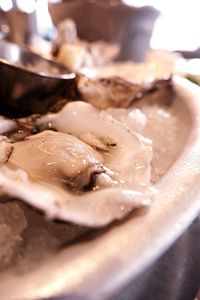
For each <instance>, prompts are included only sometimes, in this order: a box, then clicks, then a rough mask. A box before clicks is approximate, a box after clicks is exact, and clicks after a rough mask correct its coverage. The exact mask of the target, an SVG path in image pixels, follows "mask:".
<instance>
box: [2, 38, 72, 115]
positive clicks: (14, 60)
mask: <svg viewBox="0 0 200 300" xmlns="http://www.w3.org/2000/svg"><path fill="white" fill-rule="evenodd" d="M74 78H75V74H73V73H69V72H68V71H67V70H66V69H65V67H63V66H62V65H59V64H56V63H54V62H53V61H50V60H47V59H45V58H43V57H40V56H39V55H37V54H34V53H32V52H31V51H29V50H27V49H26V48H23V47H21V46H19V45H17V44H13V43H10V42H7V41H4V40H1V41H0V113H1V114H4V115H8V116H12V117H19V116H24V115H28V114H30V113H42V112H44V111H46V109H47V108H48V107H49V105H51V104H52V103H53V102H54V101H55V100H57V99H58V98H60V97H61V98H63V97H65V96H66V95H67V94H68V91H69V89H70V87H71V85H72V84H73V80H74Z"/></svg>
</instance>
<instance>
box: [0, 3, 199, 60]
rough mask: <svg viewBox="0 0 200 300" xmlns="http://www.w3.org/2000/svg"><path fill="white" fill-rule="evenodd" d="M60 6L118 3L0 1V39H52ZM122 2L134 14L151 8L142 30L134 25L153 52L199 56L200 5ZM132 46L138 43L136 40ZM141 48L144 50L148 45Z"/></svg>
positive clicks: (27, 41) (28, 41)
mask: <svg viewBox="0 0 200 300" xmlns="http://www.w3.org/2000/svg"><path fill="white" fill-rule="evenodd" d="M48 2H49V5H52V6H54V8H53V10H51V12H52V11H53V16H52V15H50V14H49V9H48ZM60 2H65V3H68V4H69V6H76V3H77V2H79V3H80V2H82V3H83V2H84V3H86V2H91V3H93V4H94V3H104V4H105V3H109V4H111V5H112V6H117V5H118V4H119V2H120V1H118V0H113V1H111V0H110V1H109V0H107V1H106V0H99V1H94V0H93V1H92V0H91V1H87V0H82V1H81V0H73V1H72V0H67V1H60V0H54V1H48V0H28V1H27V0H6V1H5V0H0V32H1V37H5V36H7V37H8V38H9V39H10V40H11V41H15V42H18V43H27V44H29V43H31V44H34V43H39V42H41V43H42V42H43V41H50V40H52V39H54V37H55V34H56V31H55V27H54V25H53V23H54V22H53V21H52V18H51V17H53V19H56V21H57V20H58V16H57V15H58V13H57V11H56V8H55V6H56V4H59V3H60ZM121 2H123V3H124V4H127V6H128V7H129V8H130V9H131V8H132V9H133V8H134V9H135V10H136V11H137V14H138V12H139V11H140V9H143V10H144V7H149V6H150V7H151V8H152V10H151V13H150V12H149V10H148V9H149V8H148V9H146V11H145V13H144V12H143V14H142V18H143V20H144V19H145V20H146V22H143V23H144V24H143V25H142V26H141V25H138V23H139V22H138V19H137V25H135V28H136V27H137V30H138V31H143V35H145V34H146V35H148V37H149V41H148V46H150V47H151V48H155V49H165V50H170V51H174V50H180V51H184V52H185V55H186V56H187V53H188V52H189V53H191V52H192V53H193V52H194V51H195V56H199V54H200V51H199V47H200V18H199V11H200V1H197V0H190V1H188V0H174V1H162V0H123V1H121ZM88 13H89V12H88ZM145 14H146V15H145ZM55 15H56V16H55ZM135 16H136V14H135ZM54 21H55V20H54ZM140 24H141V23H140ZM152 25H153V26H152ZM144 27H145V28H144ZM144 31H145V32H146V33H144ZM135 43H138V41H137V39H136V41H135ZM144 44H145V42H144ZM47 45H48V44H47V43H44V44H43V46H44V47H48V46H47ZM140 47H141V46H140ZM144 47H145V49H146V48H147V42H146V44H145V46H144ZM141 58H142V56H141V57H140V56H139V55H138V54H135V59H136V60H140V59H141Z"/></svg>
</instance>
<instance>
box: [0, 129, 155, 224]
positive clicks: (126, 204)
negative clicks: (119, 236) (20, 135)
mask: <svg viewBox="0 0 200 300" xmlns="http://www.w3.org/2000/svg"><path fill="white" fill-rule="evenodd" d="M80 126H81V125H80ZM3 143H4V146H2V147H4V149H6V151H1V155H3V158H1V161H2V163H1V167H0V187H1V190H2V191H3V192H4V193H6V194H8V195H10V196H14V197H17V198H19V199H21V200H23V201H25V202H27V203H28V204H30V205H32V206H34V207H36V208H38V209H40V210H42V211H44V212H45V214H46V215H47V216H48V217H49V218H58V219H61V220H65V221H71V222H74V223H78V224H81V225H86V226H92V227H97V226H103V225H106V224H108V223H110V222H111V221H113V220H115V219H120V218H122V217H124V216H125V215H126V214H127V213H129V212H130V211H131V210H132V209H134V208H137V207H140V206H143V205H149V204H150V202H151V200H150V193H148V192H147V193H143V192H141V191H136V190H133V189H131V188H130V187H128V186H127V187H126V188H125V187H121V186H117V185H116V181H115V179H114V178H112V172H111V171H109V170H108V168H107V167H106V165H104V163H105V162H104V158H103V156H102V155H101V153H99V152H97V151H96V150H94V149H93V148H92V147H91V146H90V145H88V144H86V143H85V142H83V141H81V140H80V139H78V138H77V137H75V136H72V135H69V134H66V133H60V132H54V131H50V130H49V131H43V132H41V133H38V134H35V135H32V136H29V137H26V138H25V139H24V140H23V141H18V142H12V143H11V142H9V141H8V140H4V141H2V142H1V145H3Z"/></svg>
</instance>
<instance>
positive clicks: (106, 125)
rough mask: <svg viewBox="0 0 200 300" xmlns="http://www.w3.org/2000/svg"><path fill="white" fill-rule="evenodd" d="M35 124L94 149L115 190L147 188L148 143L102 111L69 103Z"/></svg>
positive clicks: (76, 103) (85, 104)
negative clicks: (114, 182) (121, 188)
mask: <svg viewBox="0 0 200 300" xmlns="http://www.w3.org/2000/svg"><path fill="white" fill-rule="evenodd" d="M37 124H38V125H39V126H41V125H42V126H45V124H46V127H48V126H50V128H51V127H53V128H55V129H56V130H58V131H59V132H64V133H68V134H69V133H70V134H72V135H74V136H76V137H78V138H79V139H80V140H82V141H84V142H86V143H87V144H89V145H90V146H92V147H93V148H95V149H96V150H97V151H98V152H99V153H101V155H102V157H103V160H104V164H105V166H106V168H108V169H109V171H110V173H111V174H112V178H113V179H114V180H115V181H116V184H117V185H118V186H126V187H127V186H128V187H129V188H135V189H137V190H138V189H139V190H140V189H142V190H143V189H144V187H145V186H149V182H150V162H151V160H152V147H151V141H150V140H149V139H145V138H143V137H142V136H141V135H139V134H137V135H136V134H135V133H133V132H132V131H131V130H129V129H127V128H126V127H125V126H124V125H123V124H122V123H120V122H119V121H118V120H116V119H115V118H113V117H112V116H111V115H110V114H109V113H107V112H106V111H100V110H98V109H96V108H95V107H94V106H92V105H91V104H89V103H84V102H81V101H76V102H69V103H68V104H66V105H65V106H64V107H63V109H62V110H61V111H60V112H58V113H55V114H48V115H46V116H44V117H43V118H41V120H40V121H39V122H38V123H37ZM91 124H92V126H91Z"/></svg>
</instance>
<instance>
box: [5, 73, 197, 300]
mask: <svg viewBox="0 0 200 300" xmlns="http://www.w3.org/2000/svg"><path fill="white" fill-rule="evenodd" d="M173 83H174V89H175V92H176V93H177V95H178V96H179V97H180V98H181V99H182V100H183V101H184V103H185V104H186V106H187V108H188V110H189V113H190V114H191V116H192V122H191V131H190V134H189V137H188V141H187V144H186V146H185V148H184V150H183V152H182V154H181V155H180V157H179V158H178V160H177V161H176V162H175V164H174V165H173V166H172V167H171V168H170V170H169V171H168V172H167V173H166V175H165V176H164V177H163V178H162V179H161V180H160V181H159V183H158V184H157V189H158V191H160V193H158V194H157V196H156V200H157V201H155V202H154V203H153V205H152V207H151V209H150V210H149V212H148V213H147V214H145V215H140V216H136V217H135V218H128V219H127V220H125V221H124V222H120V223H119V224H114V225H113V226H112V225H111V226H110V227H109V229H108V230H105V232H104V233H102V234H101V235H100V236H98V237H97V238H95V239H91V240H87V241H84V242H82V243H81V242H80V243H76V244H74V245H71V246H69V247H67V248H66V249H64V250H62V251H61V252H60V253H59V254H57V255H56V256H54V257H52V259H51V260H49V261H48V262H45V263H43V264H41V265H40V266H39V267H38V268H37V269H36V270H32V271H31V272H29V273H27V274H17V273H14V272H4V273H2V274H1V275H0V295H1V299H2V300H4V299H5V300H6V299H10V300H12V299H13V300H14V299H37V298H48V297H52V296H58V295H65V297H69V298H70V297H71V298H70V299H75V298H76V297H77V299H91V300H92V299H93V300H94V299H105V298H108V297H110V296H111V295H113V294H115V293H116V292H117V291H118V290H119V289H120V288H122V287H123V286H124V285H125V284H126V283H127V282H128V281H130V280H131V279H133V278H136V276H137V275H139V274H140V273H141V272H142V271H144V270H145V269H146V268H147V267H148V266H150V265H151V264H152V263H153V262H155V261H156V260H157V259H158V258H159V257H160V256H161V255H162V254H163V253H164V252H165V251H166V250H167V249H168V248H169V247H170V246H171V245H172V244H173V242H174V241H175V240H176V239H177V238H178V237H179V236H180V235H181V234H182V233H183V232H184V231H185V230H186V229H187V228H188V226H189V225H190V224H191V223H192V221H193V220H194V219H195V217H196V216H197V215H198V214H199V212H200V201H199V198H200V188H199V186H200V184H199V183H200V153H199V151H198V146H199V144H200V87H198V86H196V85H195V84H193V83H191V82H189V81H188V80H186V79H184V78H181V77H176V76H174V77H173ZM188 99H189V101H188ZM174 178H176V180H174ZM149 245H150V247H149ZM152 245H153V246H152ZM147 249H148V251H147ZM5 295H6V296H5ZM69 298H67V299H69Z"/></svg>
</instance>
